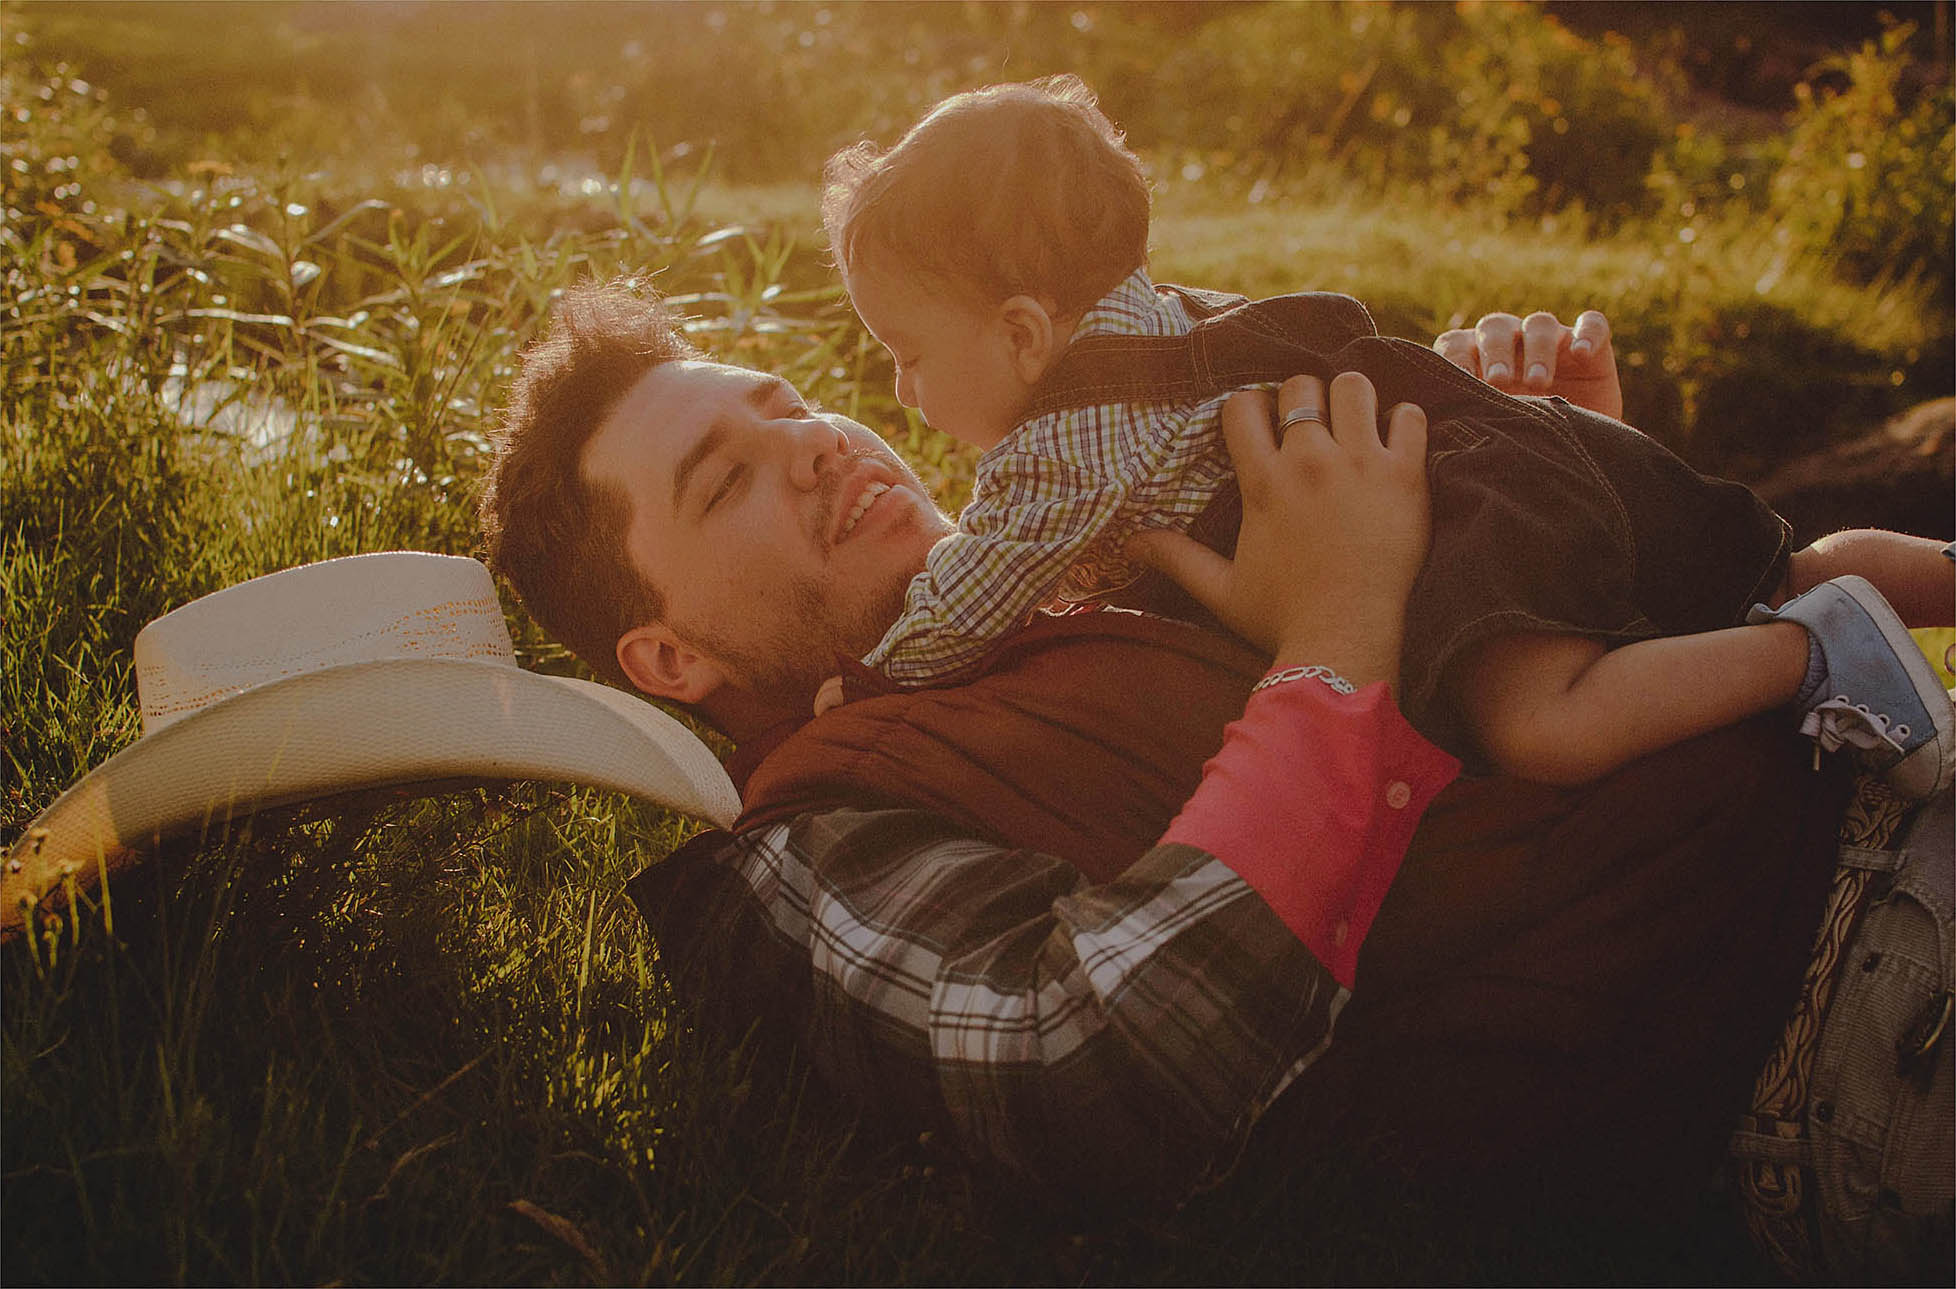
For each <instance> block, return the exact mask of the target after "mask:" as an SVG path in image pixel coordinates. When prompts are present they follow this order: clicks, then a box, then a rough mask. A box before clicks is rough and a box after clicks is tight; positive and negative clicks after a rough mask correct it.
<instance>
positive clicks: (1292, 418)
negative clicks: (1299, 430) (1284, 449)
mask: <svg viewBox="0 0 1956 1289" xmlns="http://www.w3.org/2000/svg"><path fill="white" fill-rule="evenodd" d="M1305 421H1316V422H1317V423H1318V424H1319V425H1322V426H1324V427H1325V428H1326V429H1329V428H1330V423H1329V422H1328V421H1326V420H1325V419H1324V409H1323V408H1321V407H1312V406H1311V405H1310V404H1308V403H1307V404H1305V405H1304V406H1303V407H1293V408H1291V409H1290V410H1289V411H1288V412H1285V413H1284V418H1283V419H1282V420H1281V421H1278V422H1277V434H1278V436H1279V437H1281V436H1283V435H1284V434H1286V433H1288V432H1289V431H1290V427H1291V426H1293V425H1301V424H1303V423H1304V422H1305Z"/></svg>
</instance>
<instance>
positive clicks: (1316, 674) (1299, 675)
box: [1250, 666, 1358, 694]
mask: <svg viewBox="0 0 1956 1289" xmlns="http://www.w3.org/2000/svg"><path fill="white" fill-rule="evenodd" d="M1293 680H1319V681H1323V682H1324V683H1325V684H1326V685H1327V686H1329V687H1330V689H1331V691H1332V692H1333V693H1335V694H1355V693H1357V692H1358V686H1356V685H1354V684H1352V682H1351V681H1349V680H1346V679H1345V678H1344V677H1343V676H1340V675H1339V674H1338V673H1337V672H1335V671H1333V670H1331V668H1329V667H1318V666H1311V667H1286V668H1284V669H1283V670H1282V671H1273V672H1271V673H1270V674H1269V675H1268V676H1265V677H1264V678H1263V679H1262V680H1259V681H1257V682H1256V684H1254V685H1252V686H1250V692H1251V693H1252V694H1254V693H1255V692H1256V691H1257V690H1259V689H1268V688H1270V686H1272V685H1282V684H1287V683H1289V682H1290V681H1293Z"/></svg>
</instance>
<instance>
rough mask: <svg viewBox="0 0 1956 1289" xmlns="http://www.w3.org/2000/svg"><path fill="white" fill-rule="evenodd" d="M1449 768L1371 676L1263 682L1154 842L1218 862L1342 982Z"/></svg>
mask: <svg viewBox="0 0 1956 1289" xmlns="http://www.w3.org/2000/svg"><path fill="white" fill-rule="evenodd" d="M1459 773H1460V762H1458V761H1456V760H1455V759H1454V758H1453V757H1451V756H1449V755H1447V754H1446V753H1445V752H1442V751H1441V750H1440V749H1439V748H1437V747H1434V746H1433V745H1432V744H1431V743H1428V742H1427V741H1426V740H1425V739H1424V738H1422V737H1421V736H1420V735H1419V733H1418V732H1417V731H1415V730H1414V729H1413V727H1412V726H1411V725H1409V724H1407V723H1406V718H1405V717H1404V716H1402V715H1401V714H1400V712H1399V709H1398V708H1397V707H1396V706H1394V705H1393V702H1392V697H1391V694H1390V692H1389V691H1388V690H1387V688H1386V687H1385V685H1383V684H1374V685H1368V686H1366V687H1365V688H1364V689H1361V690H1359V691H1358V692H1357V693H1355V694H1338V693H1335V692H1333V691H1332V690H1331V689H1330V688H1329V687H1327V686H1325V685H1322V684H1319V683H1317V682H1315V681H1295V682H1291V683H1289V684H1283V685H1273V686H1271V687H1270V688H1269V689H1264V690H1260V691H1258V692H1257V693H1255V694H1252V695H1251V696H1250V700H1249V702H1248V704H1246V705H1245V707H1244V710H1243V715H1242V717H1241V719H1239V720H1237V721H1235V722H1233V723H1232V724H1231V725H1230V726H1229V728H1228V730H1227V731H1225V733H1224V736H1223V745H1222V749H1221V750H1220V751H1218V752H1217V753H1216V755H1215V756H1214V758H1212V759H1211V760H1210V761H1209V763H1208V765H1206V766H1205V767H1203V771H1202V783H1201V785H1200V786H1199V787H1197V789H1196V791H1195V794H1194V795H1193V796H1192V797H1190V798H1189V801H1188V804H1187V805H1185V806H1184V807H1183V808H1182V812H1181V814H1179V815H1177V816H1176V817H1175V820H1174V822H1173V823H1171V824H1169V825H1168V831H1167V832H1166V833H1165V834H1164V835H1163V836H1162V841H1164V842H1180V843H1182V844H1185V845H1190V846H1196V847H1199V848H1201V849H1202V850H1206V851H1208V852H1209V853H1210V854H1212V855H1214V856H1216V858H1218V859H1220V860H1222V862H1223V863H1225V864H1227V865H1229V867H1231V868H1232V869H1234V870H1235V871H1236V872H1237V874H1238V875H1239V876H1241V877H1242V879H1243V880H1244V881H1245V882H1247V883H1249V885H1250V887H1251V889H1253V890H1254V891H1256V892H1257V894H1258V895H1260V896H1262V897H1263V899H1264V902H1265V903H1267V904H1269V906H1270V907H1271V909H1272V910H1274V911H1275V912H1276V914H1277V916H1278V917H1279V918H1281V919H1283V922H1284V925H1285V926H1288V927H1289V928H1290V929H1291V932H1292V933H1293V934H1294V935H1296V936H1297V938H1298V939H1299V940H1301V941H1303V943H1304V946H1305V947H1306V948H1308V949H1309V950H1310V951H1311V952H1312V953H1313V954H1315V955H1316V956H1317V958H1318V960H1319V961H1320V962H1322V963H1324V965H1325V966H1326V967H1328V968H1329V969H1330V970H1331V974H1332V975H1333V976H1335V977H1337V979H1338V983H1340V984H1342V985H1344V986H1345V987H1346V988H1348V989H1349V988H1351V987H1352V984H1353V978H1354V976H1355V975H1356V972H1357V968H1358V950H1359V946H1360V945H1362V944H1363V943H1364V942H1365V935H1366V933H1367V932H1368V931H1369V930H1370V929H1371V927H1372V920H1373V919H1374V918H1375V917H1377V916H1378V912H1379V906H1380V905H1382V904H1383V903H1384V902H1385V896H1386V891H1387V890H1388V889H1390V887H1391V886H1392V879H1393V878H1394V877H1395V876H1396V875H1397V874H1398V872H1399V865H1400V862H1401V861H1402V860H1404V859H1405V856H1406V848H1407V846H1408V845H1410V844H1411V842H1412V838H1413V832H1414V830H1415V829H1416V828H1417V827H1418V826H1419V821H1420V816H1421V815H1422V814H1424V813H1425V811H1426V807H1427V806H1428V805H1429V804H1431V803H1432V801H1433V798H1434V797H1435V796H1437V795H1438V794H1439V792H1440V790H1441V789H1442V788H1444V787H1446V786H1447V784H1449V783H1451V782H1452V781H1453V780H1454V778H1455V776H1456V775H1458V774H1459Z"/></svg>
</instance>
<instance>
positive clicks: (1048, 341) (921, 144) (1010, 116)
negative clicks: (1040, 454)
mask: <svg viewBox="0 0 1956 1289" xmlns="http://www.w3.org/2000/svg"><path fill="white" fill-rule="evenodd" d="M824 178H825V180H826V185H825V191H824V193H823V198H822V219H823V223H824V224H825V225H826V226H827V229H828V235H829V245H830V247H831V249H832V250H833V251H834V253H835V262H836V266H837V267H838V268H839V269H840V270H841V271H842V278H843V281H844V283H845V284H847V286H848V288H849V294H850V297H851V298H852V299H853V301H854V302H855V305H856V311H857V313H859V314H860V315H861V316H862V320H863V325H864V326H866V327H868V328H869V330H870V332H871V333H872V334H873V335H875V337H876V338H877V339H878V340H880V341H882V342H883V344H884V345H885V346H886V347H887V348H888V349H889V351H890V354H891V356H892V357H894V358H895V359H896V363H897V398H898V399H899V400H900V401H901V402H903V403H904V404H905V405H906V406H910V407H916V408H919V409H921V410H922V412H923V414H924V419H925V420H927V421H929V422H930V423H931V425H933V426H934V427H936V428H937V429H939V430H942V431H944V432H945V433H947V434H950V435H952V436H954V437H956V438H959V439H962V440H964V441H966V442H969V443H975V444H977V445H978V446H979V447H981V448H989V447H991V446H992V445H993V444H995V443H997V442H998V441H999V440H1000V439H1002V438H1004V437H1005V435H1006V434H1007V433H1009V432H1010V431H1011V429H1012V426H1013V425H1014V424H1015V423H1016V422H1017V421H1018V420H1019V418H1020V415H1021V413H1023V412H1024V410H1025V408H1026V406H1027V404H1028V402H1029V395H1030V392H1031V389H1032V387H1033V385H1034V384H1036V383H1037V382H1038V380H1039V377H1040V376H1041V375H1043V374H1044V372H1045V370H1046V368H1047V367H1048V366H1049V365H1050V364H1051V363H1052V361H1053V360H1054V359H1055V358H1057V357H1058V356H1059V354H1060V353H1061V351H1063V350H1064V349H1065V347H1066V342H1067V339H1068V338H1069V337H1070V336H1071V334H1072V329H1073V326H1074V324H1075V323H1077V322H1078V321H1079V319H1080V315H1081V314H1083V313H1085V312H1086V311H1087V310H1088V309H1089V308H1091V307H1092V306H1093V304H1094V303H1095V301H1097V300H1099V299H1100V298H1101V297H1102V296H1104V295H1106V294H1107V293H1108V292H1109V291H1111V290H1113V289H1114V287H1116V286H1117V285H1119V284H1120V281H1121V279H1123V278H1125V277H1126V276H1127V275H1128V274H1129V273H1132V272H1133V271H1134V270H1135V269H1137V268H1139V267H1141V266H1142V265H1143V264H1144V263H1145V262H1146V260H1147V252H1148V181H1147V178H1146V176H1145V174H1144V173H1143V171H1142V167H1141V161H1140V159H1139V158H1138V157H1136V156H1135V155H1134V154H1133V153H1132V152H1130V151H1128V149H1127V145H1126V144H1125V143H1124V142H1123V141H1122V137H1121V133H1120V131H1119V130H1117V129H1115V128H1114V124H1113V122H1111V121H1109V120H1108V119H1107V117H1106V116H1105V115H1103V114H1102V112H1101V111H1100V109H1099V108H1098V107H1097V106H1095V104H1094V96H1093V91H1091V90H1089V89H1088V88H1087V87H1086V85H1085V84H1084V83H1082V82H1081V80H1080V78H1079V77H1077V76H1054V77H1049V78H1047V79H1045V80H1039V81H1032V82H1029V83H1026V84H1017V85H992V86H988V87H987V88H985V89H980V90H972V91H970V92H969V93H965V94H956V95H953V96H952V97H950V98H948V99H945V100H944V101H943V102H942V103H939V104H938V105H937V106H936V107H934V108H932V109H931V111H930V113H929V115H927V116H925V117H924V119H923V120H921V121H919V122H917V124H916V125H914V126H912V127H911V128H910V131H909V133H907V134H905V135H904V136H903V139H902V140H901V141H900V142H899V143H898V144H897V145H896V146H895V147H893V148H891V149H889V150H888V151H884V150H882V149H879V148H877V147H876V146H875V145H874V144H871V143H867V142H864V143H858V144H856V145H855V146H853V147H850V148H845V149H843V150H842V151H841V152H838V153H836V154H835V155H834V156H833V157H830V158H829V162H828V166H827V168H826V170H825V173H824Z"/></svg>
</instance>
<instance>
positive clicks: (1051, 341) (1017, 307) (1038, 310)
mask: <svg viewBox="0 0 1956 1289" xmlns="http://www.w3.org/2000/svg"><path fill="white" fill-rule="evenodd" d="M1055 307H1056V306H1055V305H1054V303H1053V302H1052V301H1050V300H1040V299H1037V298H1035V297H1033V296H1030V295H1015V296H1013V297H1011V298H1010V299H1008V300H1007V301H1006V302H1005V303H1004V304H1001V305H999V306H998V317H999V321H1000V322H1001V323H1002V324H1003V325H1004V327H1005V340H1006V343H1007V344H1008V345H1009V346H1011V354H1012V367H1013V370H1014V371H1016V372H1017V373H1018V376H1019V379H1020V380H1022V381H1024V382H1025V383H1026V384H1027V385H1035V384H1037V383H1038V382H1039V378H1040V377H1041V376H1044V375H1045V374H1046V369H1047V368H1048V367H1050V366H1052V364H1053V360H1054V359H1056V358H1058V357H1059V354H1060V350H1061V349H1063V348H1064V347H1065V343H1066V342H1065V338H1064V337H1063V336H1061V335H1060V333H1059V327H1058V325H1057V323H1056V322H1055V320H1054V317H1053V312H1054V309H1055Z"/></svg>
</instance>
